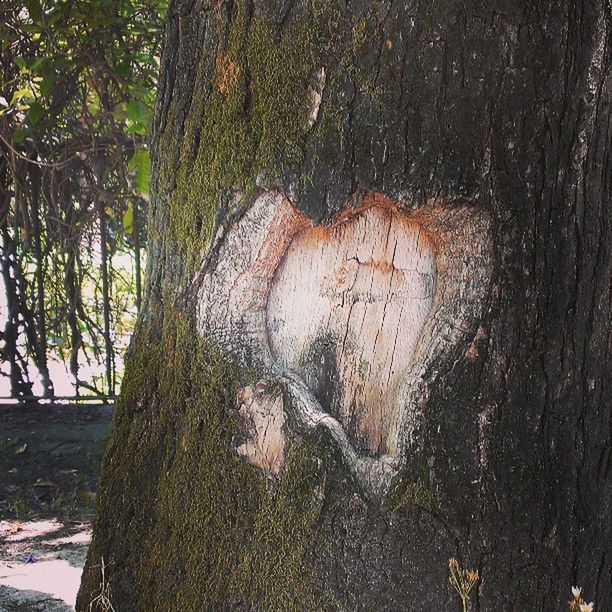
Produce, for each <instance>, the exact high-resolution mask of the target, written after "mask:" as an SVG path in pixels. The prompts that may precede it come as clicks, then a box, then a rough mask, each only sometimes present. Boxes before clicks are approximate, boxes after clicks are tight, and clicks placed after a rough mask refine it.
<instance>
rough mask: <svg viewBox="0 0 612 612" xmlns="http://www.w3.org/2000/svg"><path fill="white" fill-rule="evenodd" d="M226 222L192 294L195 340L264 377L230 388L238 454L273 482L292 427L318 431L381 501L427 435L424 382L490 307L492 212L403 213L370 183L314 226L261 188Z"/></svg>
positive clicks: (452, 356) (441, 209) (451, 205)
mask: <svg viewBox="0 0 612 612" xmlns="http://www.w3.org/2000/svg"><path fill="white" fill-rule="evenodd" d="M229 221H232V222H228V223H227V224H223V225H221V226H220V227H219V228H218V231H217V233H216V235H215V239H214V241H213V244H212V246H211V248H210V249H209V251H208V253H207V256H206V259H205V261H204V262H203V265H202V269H201V271H200V273H199V274H198V275H197V276H196V278H194V282H193V292H194V293H193V295H196V296H197V300H198V328H199V331H200V333H201V334H202V336H203V337H205V338H206V339H207V340H208V341H213V342H215V343H216V344H218V346H219V347H220V348H221V349H222V350H223V351H224V352H225V353H226V354H227V355H228V356H231V357H232V359H233V360H236V361H237V362H239V363H243V364H245V365H247V366H251V367H254V368H255V371H257V372H259V373H260V374H261V375H262V376H263V377H264V378H266V379H269V380H264V379H262V380H261V381H260V382H261V384H260V385H259V387H257V388H258V389H259V391H258V392H257V393H256V394H255V395H250V396H248V397H250V398H251V399H250V400H249V401H245V399H244V398H245V397H247V395H245V394H244V393H243V392H241V393H240V394H239V396H238V398H237V402H238V407H239V409H238V416H239V420H240V421H242V422H243V425H244V427H243V434H245V433H246V434H248V435H247V437H248V439H246V440H245V439H243V438H244V435H243V436H242V438H240V440H239V446H238V447H237V451H238V452H239V453H240V454H241V455H242V456H244V457H246V458H247V459H248V460H249V461H250V462H251V463H254V464H255V465H258V466H259V467H260V468H261V469H262V470H263V471H264V472H266V473H267V474H268V475H269V476H271V477H274V478H276V477H277V476H278V475H279V474H280V473H281V472H282V466H283V465H284V452H285V450H284V449H285V446H286V445H285V442H286V440H285V438H286V432H287V430H288V427H289V423H291V424H292V425H291V426H292V427H296V429H297V431H302V432H303V431H312V430H314V429H318V428H321V429H325V430H326V431H327V432H328V434H329V435H330V437H331V440H333V444H334V445H335V446H336V447H337V449H338V450H339V451H340V454H341V456H342V459H343V462H344V465H345V466H346V468H347V470H348V471H349V472H350V473H351V474H352V475H353V476H354V477H355V478H356V480H357V482H359V483H360V484H361V486H362V489H363V491H364V493H365V494H366V495H367V496H369V497H370V498H371V499H382V498H383V497H384V495H385V494H386V493H387V492H388V490H389V487H391V483H392V481H393V479H394V478H395V476H396V475H397V474H399V473H400V470H401V469H403V466H405V465H406V459H407V456H408V453H409V452H411V451H413V450H414V449H415V448H416V447H417V445H418V444H419V443H420V441H421V440H422V438H421V435H420V434H421V433H422V430H421V426H422V416H423V411H424V408H425V406H426V404H427V397H428V392H429V388H430V387H431V385H432V384H433V382H434V381H435V380H436V377H437V376H438V374H439V372H440V371H442V370H444V369H448V368H449V367H452V364H453V363H454V362H455V361H456V360H457V359H460V358H461V354H462V351H463V352H464V353H465V351H466V349H467V348H468V345H467V344H466V343H467V341H468V340H469V338H470V337H473V334H475V333H476V330H477V324H478V321H479V319H480V316H481V313H482V310H483V308H484V307H485V306H486V304H487V299H488V295H489V292H490V281H491V273H492V260H493V256H492V248H491V227H490V219H489V217H488V214H487V212H486V210H485V209H483V208H482V206H477V205H473V204H471V203H469V202H461V201H456V202H446V201H438V200H432V201H430V202H429V203H427V204H425V205H423V206H420V207H417V208H415V209H413V210H406V209H405V208H404V207H402V206H401V205H400V204H399V203H398V202H393V201H391V200H390V199H388V198H387V197H385V196H384V194H379V193H368V192H364V193H361V194H356V196H355V198H354V199H353V200H352V202H351V205H350V206H347V207H346V208H345V209H344V211H343V212H342V213H341V214H340V216H339V217H338V218H337V219H336V220H335V222H334V223H333V224H332V225H330V226H313V225H312V223H311V222H310V221H309V220H308V219H307V218H306V217H305V216H304V215H303V214H302V213H301V212H300V211H299V209H298V208H296V207H295V206H293V205H292V204H291V202H290V201H289V200H288V199H287V198H286V197H285V196H284V195H283V194H282V193H279V192H273V191H264V192H261V193H260V194H258V195H257V197H256V198H254V200H253V202H252V203H251V205H250V206H249V207H248V208H247V209H245V211H244V212H243V214H241V215H238V217H237V218H236V219H233V220H231V219H230V220H229ZM471 354H472V352H471V351H470V350H468V352H467V353H466V355H467V356H468V357H470V355H471ZM268 382H269V383H271V384H270V385H268ZM279 389H282V390H283V401H282V402H281V401H280V400H279V399H278V398H279V397H280V396H279V395H278V392H279ZM243 391H245V390H243ZM281 411H282V412H281ZM283 415H291V419H288V420H285V418H284V416H283Z"/></svg>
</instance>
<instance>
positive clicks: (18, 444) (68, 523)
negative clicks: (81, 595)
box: [0, 406, 112, 612]
mask: <svg viewBox="0 0 612 612" xmlns="http://www.w3.org/2000/svg"><path fill="white" fill-rule="evenodd" d="M111 417H112V408H110V407H108V406H105V407H86V406H40V407H35V408H32V407H24V406H10V407H6V406H0V612H17V611H18V612H26V611H27V612H39V611H40V612H42V611H44V612H66V611H70V610H73V609H74V601H75V598H76V592H77V590H78V586H79V581H80V576H81V571H82V568H83V565H84V563H85V556H86V554H87V546H88V544H89V541H90V537H91V533H90V521H91V518H92V516H93V512H94V507H95V488H96V482H97V479H98V475H99V471H100V465H101V461H102V456H103V452H104V444H105V442H106V439H107V437H108V433H109V430H110V422H111Z"/></svg>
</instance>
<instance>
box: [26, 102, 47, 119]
mask: <svg viewBox="0 0 612 612" xmlns="http://www.w3.org/2000/svg"><path fill="white" fill-rule="evenodd" d="M44 114H45V109H44V108H43V107H42V106H41V105H40V104H39V103H38V102H32V104H30V109H29V110H28V115H27V117H28V119H29V120H30V122H31V123H32V124H33V125H36V124H37V123H38V122H39V121H40V120H41V119H42V117H43V115H44Z"/></svg>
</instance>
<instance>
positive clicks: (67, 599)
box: [0, 519, 91, 612]
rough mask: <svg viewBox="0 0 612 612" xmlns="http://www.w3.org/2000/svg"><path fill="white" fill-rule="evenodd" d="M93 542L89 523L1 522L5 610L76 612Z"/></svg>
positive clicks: (0, 593)
mask: <svg viewBox="0 0 612 612" xmlns="http://www.w3.org/2000/svg"><path fill="white" fill-rule="evenodd" d="M90 539H91V532H90V530H89V528H88V526H87V525H83V524H72V525H65V524H63V523H61V522H60V521H58V520H56V519H52V520H33V521H27V522H23V523H22V522H19V521H0V610H6V611H7V612H11V611H23V612H25V611H26V610H27V611H32V612H34V611H38V610H40V611H42V610H44V611H45V612H47V611H48V612H65V611H68V610H73V609H74V605H75V601H76V594H77V591H78V588H79V582H80V580H81V572H82V569H83V565H84V563H85V556H86V554H87V546H88V545H89V542H90Z"/></svg>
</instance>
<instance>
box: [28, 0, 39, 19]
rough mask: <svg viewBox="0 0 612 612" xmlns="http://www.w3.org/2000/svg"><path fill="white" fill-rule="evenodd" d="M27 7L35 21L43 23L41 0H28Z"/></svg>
mask: <svg viewBox="0 0 612 612" xmlns="http://www.w3.org/2000/svg"><path fill="white" fill-rule="evenodd" d="M26 7H27V8H28V13H29V14H30V17H31V18H32V21H33V22H34V23H42V8H41V6H40V2H39V0H27V2H26Z"/></svg>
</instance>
